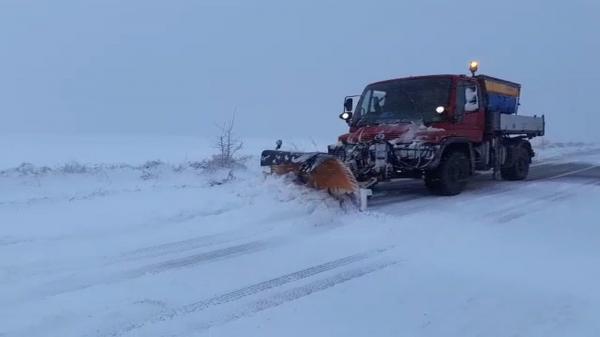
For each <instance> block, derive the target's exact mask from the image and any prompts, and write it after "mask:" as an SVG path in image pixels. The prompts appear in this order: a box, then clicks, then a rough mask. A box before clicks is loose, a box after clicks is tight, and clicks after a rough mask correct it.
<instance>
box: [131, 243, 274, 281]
mask: <svg viewBox="0 0 600 337" xmlns="http://www.w3.org/2000/svg"><path fill="white" fill-rule="evenodd" d="M268 245H269V244H268V243H267V242H265V241H251V242H248V243H243V244H239V245H235V246H230V247H226V248H222V249H216V250H212V251H209V252H204V253H198V254H193V255H188V256H184V257H180V258H175V259H171V260H167V261H163V262H158V263H153V264H150V265H147V266H144V267H141V268H138V269H135V270H133V271H131V272H129V273H128V274H129V275H133V276H141V275H143V274H157V273H161V272H164V271H167V270H170V269H175V268H183V267H191V266H194V265H197V264H201V263H204V262H213V261H215V260H219V259H221V258H232V257H236V256H240V255H245V254H248V253H253V252H257V251H259V250H262V249H264V248H266V247H267V246H268Z"/></svg>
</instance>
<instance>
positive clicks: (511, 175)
mask: <svg viewBox="0 0 600 337" xmlns="http://www.w3.org/2000/svg"><path fill="white" fill-rule="evenodd" d="M509 156H510V158H509V159H510V161H511V162H512V165H511V166H506V167H501V168H500V175H501V176H502V179H504V180H523V179H525V178H527V175H528V174H529V163H530V161H531V158H530V157H529V152H528V151H527V150H526V149H524V148H523V147H521V146H519V147H513V148H512V150H511V151H510V153H509Z"/></svg>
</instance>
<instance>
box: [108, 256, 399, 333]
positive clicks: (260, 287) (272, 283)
mask: <svg viewBox="0 0 600 337" xmlns="http://www.w3.org/2000/svg"><path fill="white" fill-rule="evenodd" d="M390 248H391V247H390ZM390 248H383V249H378V250H374V251H368V252H364V253H359V254H354V255H350V256H346V257H343V258H340V259H337V260H333V261H329V262H326V263H323V264H320V265H316V266H313V267H309V268H306V269H302V270H299V271H296V272H292V273H289V274H285V275H282V276H279V277H276V278H273V279H270V280H267V281H263V282H259V283H255V284H253V285H250V286H246V287H243V288H240V289H237V290H234V291H231V292H227V293H223V294H221V295H217V296H214V297H211V298H208V299H204V300H201V301H197V302H193V303H190V304H187V305H184V306H181V307H179V308H176V309H172V310H169V311H166V312H164V313H162V314H161V315H159V316H156V317H154V318H151V319H149V320H147V321H144V322H139V323H134V324H131V325H129V326H126V327H124V328H122V329H120V330H117V331H115V332H113V333H110V334H108V336H122V335H124V334H126V333H129V332H131V331H134V330H137V329H140V328H142V327H144V326H147V325H149V324H154V323H158V322H162V321H167V320H171V319H174V318H176V317H179V316H183V315H188V314H192V313H195V312H200V311H203V310H206V309H209V308H210V307H214V306H218V305H221V304H225V303H229V302H233V301H237V300H240V299H242V298H244V297H247V296H251V295H255V294H258V293H261V292H264V291H267V290H270V289H273V288H277V287H281V286H283V285H285V284H288V283H291V282H296V281H300V280H303V279H306V278H309V277H312V276H315V275H317V274H321V273H324V272H327V271H330V270H333V269H337V268H340V267H344V266H346V265H350V264H353V263H356V262H359V261H362V260H366V259H369V258H372V257H374V256H376V255H379V254H381V253H383V252H385V251H387V250H389V249H390Z"/></svg>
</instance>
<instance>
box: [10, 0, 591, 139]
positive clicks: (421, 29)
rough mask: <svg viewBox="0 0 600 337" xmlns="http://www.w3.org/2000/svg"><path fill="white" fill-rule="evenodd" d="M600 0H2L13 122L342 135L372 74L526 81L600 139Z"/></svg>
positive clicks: (533, 103) (559, 114)
mask: <svg viewBox="0 0 600 337" xmlns="http://www.w3.org/2000/svg"><path fill="white" fill-rule="evenodd" d="M599 14H600V5H599V3H598V2H596V1H581V0H580V1H569V2H559V1H499V2H494V3H485V2H482V1H419V2H415V3H412V2H410V3H409V2H401V1H373V2H365V1H362V2H355V1H344V2H330V1H294V2H291V1H290V2H284V1H212V0H211V1H181V0H177V1H154V0H145V1H137V0H134V1H114V0H102V1H95V0H89V1H82V0H78V1H67V0H55V1H41V0H40V1H26V0H0V42H1V44H0V45H1V46H2V51H1V52H0V116H2V122H1V123H0V131H1V132H4V133H9V132H10V133H12V132H49V133H92V132H93V133H106V132H110V133H169V134H185V135H189V134H192V135H200V136H202V135H207V136H212V135H213V134H214V133H215V123H219V122H221V121H223V120H225V119H227V118H229V117H230V116H231V115H232V113H233V112H234V111H235V112H236V122H237V131H238V133H239V134H241V135H243V136H246V137H254V136H266V137H273V138H285V137H286V136H290V137H291V136H294V137H298V136H300V137H302V136H306V137H331V138H332V139H335V137H336V136H337V135H338V134H339V133H341V132H342V131H343V130H344V127H345V125H344V124H343V123H342V122H341V121H340V120H339V119H338V118H337V115H338V113H339V112H340V111H341V103H342V100H343V97H344V96H345V95H348V94H357V93H360V91H361V90H362V88H363V87H364V86H365V85H366V84H368V83H369V82H373V81H377V80H383V79H388V78H394V77H403V76H409V75H421V74H435V73H466V72H467V63H468V61H469V60H471V59H476V60H479V61H480V62H481V72H482V73H485V74H488V75H492V76H497V77H501V78H505V79H508V80H511V81H516V82H519V83H521V84H522V85H523V90H522V99H521V108H520V113H523V114H542V113H543V114H546V117H547V134H548V136H549V138H555V139H561V140H585V141H590V140H596V141H600V135H599V134H600V133H599V132H598V131H597V129H598V125H599V124H600V117H599V116H600V111H599V110H598V109H597V108H596V106H597V105H598V104H597V102H596V97H597V96H598V95H597V88H598V83H599V82H600V70H598V67H597V62H598V60H600V42H599V41H600V39H599V38H598V36H597V35H598V33H599V32H600V23H599V21H598V17H599Z"/></svg>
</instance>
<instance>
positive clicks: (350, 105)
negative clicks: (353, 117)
mask: <svg viewBox="0 0 600 337" xmlns="http://www.w3.org/2000/svg"><path fill="white" fill-rule="evenodd" d="M353 107H354V100H353V99H352V97H348V98H346V100H344V111H345V112H352V108H353Z"/></svg>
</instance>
